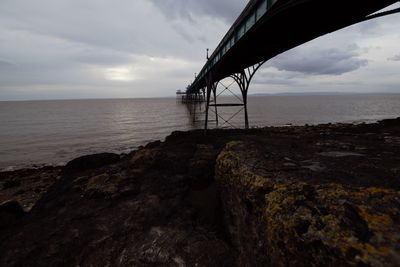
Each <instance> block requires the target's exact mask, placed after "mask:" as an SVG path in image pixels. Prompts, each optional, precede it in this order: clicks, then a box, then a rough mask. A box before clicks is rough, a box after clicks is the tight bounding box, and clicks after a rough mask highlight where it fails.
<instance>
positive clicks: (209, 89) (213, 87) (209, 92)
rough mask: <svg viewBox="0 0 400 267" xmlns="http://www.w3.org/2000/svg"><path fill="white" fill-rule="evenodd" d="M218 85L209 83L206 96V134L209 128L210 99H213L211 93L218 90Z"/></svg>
mask: <svg viewBox="0 0 400 267" xmlns="http://www.w3.org/2000/svg"><path fill="white" fill-rule="evenodd" d="M217 84H218V83H215V82H214V83H211V82H207V94H206V120H205V122H204V132H207V128H208V111H209V108H210V98H211V92H214V91H215V90H216V88H217Z"/></svg>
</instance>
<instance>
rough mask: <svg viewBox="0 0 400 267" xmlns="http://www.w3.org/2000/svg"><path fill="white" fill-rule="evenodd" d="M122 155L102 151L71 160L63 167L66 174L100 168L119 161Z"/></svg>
mask: <svg viewBox="0 0 400 267" xmlns="http://www.w3.org/2000/svg"><path fill="white" fill-rule="evenodd" d="M119 160H120V156H119V155H117V154H113V153H100V154H94V155H88V156H82V157H79V158H76V159H73V160H71V161H70V162H68V163H67V165H66V166H65V167H64V169H63V173H64V174H72V173H78V172H82V171H86V170H90V169H95V168H100V167H103V166H105V165H110V164H114V163H116V162H118V161H119Z"/></svg>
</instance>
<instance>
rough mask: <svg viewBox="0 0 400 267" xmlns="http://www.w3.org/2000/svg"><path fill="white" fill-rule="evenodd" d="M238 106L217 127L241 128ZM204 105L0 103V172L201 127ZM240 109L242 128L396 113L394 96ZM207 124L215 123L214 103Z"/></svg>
mask: <svg viewBox="0 0 400 267" xmlns="http://www.w3.org/2000/svg"><path fill="white" fill-rule="evenodd" d="M217 100H218V103H238V101H239V100H238V99H236V98H235V97H227V96H225V97H220V98H218V99H217ZM241 108H242V107H240V106H236V107H219V108H218V110H217V113H218V127H220V128H225V127H226V128H228V127H239V128H240V127H244V113H243V110H241ZM204 110H205V108H204V105H199V104H198V105H186V104H182V103H181V102H180V101H177V99H175V98H149V99H101V100H100V99H97V100H51V101H5V102H0V171H6V170H15V169H21V168H32V167H41V166H44V165H63V164H65V163H67V162H68V161H70V160H71V159H74V158H76V157H79V156H83V155H88V154H94V153H101V152H113V153H128V152H129V151H132V150H134V149H136V148H138V147H139V146H142V145H145V144H146V143H148V142H152V141H155V140H164V139H165V137H166V136H168V135H170V134H171V132H173V131H187V130H192V129H201V128H203V127H204ZM248 110H249V121H250V127H265V126H288V125H305V124H309V125H314V124H321V123H363V122H366V123H371V122H375V121H378V120H382V119H387V118H396V117H400V94H382V95H379V94H370V95H368V94H365V95H364V94H354V95H350V94H349V95H252V96H249V99H248ZM209 126H210V127H211V128H215V127H216V116H215V109H214V108H211V110H210V125H209Z"/></svg>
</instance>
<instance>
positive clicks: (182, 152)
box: [0, 120, 400, 266]
mask: <svg viewBox="0 0 400 267" xmlns="http://www.w3.org/2000/svg"><path fill="white" fill-rule="evenodd" d="M399 137H400V123H399V121H398V120H397V121H394V122H393V121H390V122H388V121H387V122H385V123H380V124H374V125H358V126H354V125H324V126H313V127H290V128H266V129H260V130H250V131H210V132H209V133H208V135H207V136H204V135H203V133H202V131H193V132H187V133H180V132H176V133H173V134H172V135H171V136H169V137H168V138H167V139H166V141H165V142H163V143H159V142H157V143H153V144H151V145H149V146H147V147H145V148H142V149H139V150H137V151H134V152H132V153H131V154H129V155H128V156H126V157H124V158H122V159H119V160H118V161H117V160H115V161H110V162H103V163H102V164H101V165H100V166H97V167H91V168H86V167H82V168H79V167H77V168H75V169H74V171H73V172H69V171H65V169H64V171H63V172H62V173H63V175H62V177H60V178H57V180H56V181H55V183H54V184H53V186H51V187H50V188H49V189H48V190H47V192H46V193H44V195H43V196H41V198H40V199H39V200H38V201H37V202H36V204H35V206H34V207H33V209H32V210H30V211H29V212H28V213H24V214H23V216H20V217H19V216H17V217H18V218H14V217H13V218H12V219H13V220H14V219H16V220H18V223H16V224H15V225H12V226H11V227H10V228H7V229H5V228H3V229H0V266H77V265H79V266H396V264H398V262H400V260H399V257H400V253H399V251H400V247H399V244H400V226H399V222H400V210H399V209H400V203H399V201H400V200H399V199H400V195H399V190H400V183H399V173H400V172H399V168H400V167H399V166H400V142H398V141H399V140H400V138H399ZM69 166H71V164H69ZM52 171H53V172H54V170H52ZM58 173H59V172H58ZM39 174H40V175H42V176H43V171H40V170H39V171H38V175H39ZM31 176H32V173H30V177H31ZM9 177H12V178H13V179H16V173H7V174H4V175H3V176H0V178H1V179H0V182H2V181H8V180H9ZM31 180H32V179H31ZM31 180H29V181H31ZM24 181H25V180H23V181H22V182H21V185H18V184H16V185H15V186H16V187H17V188H18V186H24V188H26V187H27V186H26V185H25V184H24V183H25V182H24ZM6 187H7V186H6ZM6 187H5V188H6ZM17 188H15V189H13V190H17ZM4 190H8V191H7V192H10V191H9V190H11V189H10V188H7V189H4ZM12 199H13V198H12V197H10V200H12Z"/></svg>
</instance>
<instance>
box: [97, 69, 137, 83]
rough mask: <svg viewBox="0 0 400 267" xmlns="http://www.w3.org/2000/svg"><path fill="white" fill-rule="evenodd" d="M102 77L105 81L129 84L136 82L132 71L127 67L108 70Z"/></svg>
mask: <svg viewBox="0 0 400 267" xmlns="http://www.w3.org/2000/svg"><path fill="white" fill-rule="evenodd" d="M104 75H105V78H106V80H109V81H120V82H130V81H134V80H137V77H135V75H134V74H133V71H132V69H131V68H128V67H118V68H108V69H106V70H105V74H104Z"/></svg>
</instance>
